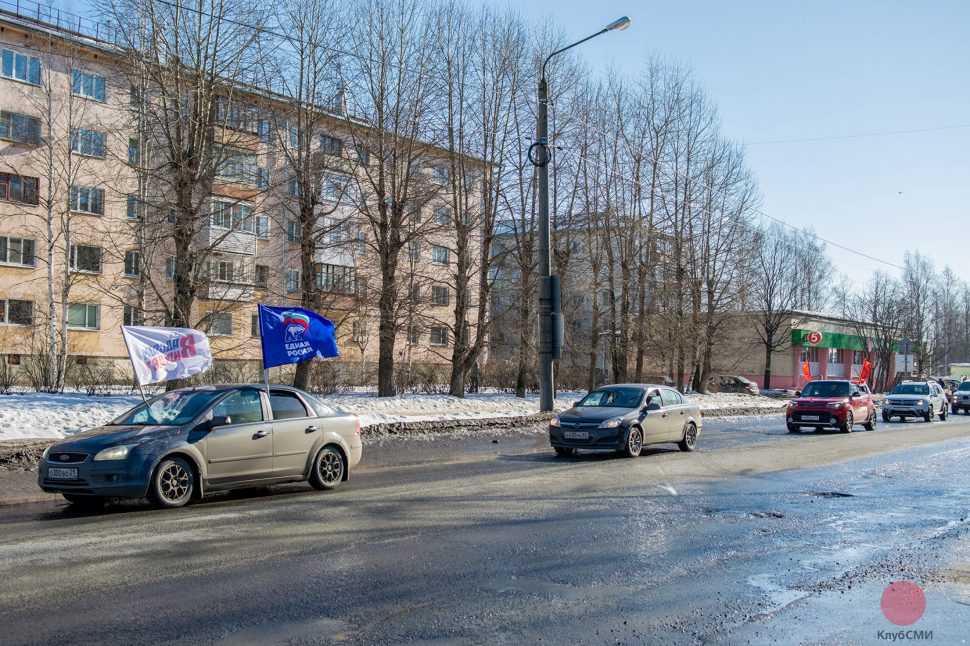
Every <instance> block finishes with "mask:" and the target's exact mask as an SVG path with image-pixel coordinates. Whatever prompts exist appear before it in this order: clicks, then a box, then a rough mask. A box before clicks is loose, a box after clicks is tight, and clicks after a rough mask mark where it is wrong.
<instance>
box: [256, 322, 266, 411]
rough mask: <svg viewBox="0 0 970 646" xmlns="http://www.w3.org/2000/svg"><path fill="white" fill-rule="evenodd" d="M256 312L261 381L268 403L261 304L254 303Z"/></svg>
mask: <svg viewBox="0 0 970 646" xmlns="http://www.w3.org/2000/svg"><path fill="white" fill-rule="evenodd" d="M256 314H257V319H258V320H259V351H260V354H262V357H263V383H264V384H266V401H267V403H269V368H267V367H266V346H265V345H264V341H263V304H262V303H257V304H256Z"/></svg>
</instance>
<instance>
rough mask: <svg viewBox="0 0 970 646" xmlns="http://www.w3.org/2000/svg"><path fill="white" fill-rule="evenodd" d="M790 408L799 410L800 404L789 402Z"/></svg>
mask: <svg viewBox="0 0 970 646" xmlns="http://www.w3.org/2000/svg"><path fill="white" fill-rule="evenodd" d="M788 406H789V407H790V408H798V402H788Z"/></svg>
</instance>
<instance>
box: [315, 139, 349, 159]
mask: <svg viewBox="0 0 970 646" xmlns="http://www.w3.org/2000/svg"><path fill="white" fill-rule="evenodd" d="M320 152H322V153H323V154H324V155H331V156H333V157H340V156H341V155H343V152H344V142H342V141H341V140H340V139H337V138H336V137H333V136H331V135H320Z"/></svg>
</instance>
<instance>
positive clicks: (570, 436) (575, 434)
mask: <svg viewBox="0 0 970 646" xmlns="http://www.w3.org/2000/svg"><path fill="white" fill-rule="evenodd" d="M562 436H563V437H564V438H566V439H567V440H588V439H589V433H587V432H586V431H563V434H562Z"/></svg>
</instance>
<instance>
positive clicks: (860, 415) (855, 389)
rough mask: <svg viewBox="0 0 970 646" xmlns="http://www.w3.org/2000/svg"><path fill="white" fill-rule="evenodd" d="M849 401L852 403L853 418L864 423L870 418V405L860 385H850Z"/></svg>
mask: <svg viewBox="0 0 970 646" xmlns="http://www.w3.org/2000/svg"><path fill="white" fill-rule="evenodd" d="M849 401H850V402H851V405H852V419H853V420H855V421H856V422H859V423H862V422H865V421H866V420H868V419H869V405H868V403H867V402H866V398H865V396H864V395H863V393H862V389H861V388H859V386H857V385H855V384H852V385H851V386H850V387H849Z"/></svg>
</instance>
